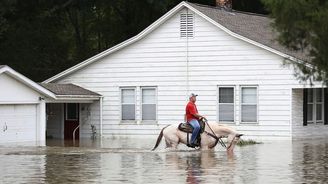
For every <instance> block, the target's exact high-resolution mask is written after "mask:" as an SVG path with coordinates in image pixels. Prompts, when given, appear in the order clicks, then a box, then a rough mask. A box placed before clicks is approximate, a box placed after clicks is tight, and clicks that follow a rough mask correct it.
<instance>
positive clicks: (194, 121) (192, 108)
mask: <svg viewBox="0 0 328 184" xmlns="http://www.w3.org/2000/svg"><path fill="white" fill-rule="evenodd" d="M197 96H198V95H196V94H194V93H191V94H190V95H189V102H188V104H187V105H186V114H185V121H186V122H187V123H189V124H190V125H191V126H192V127H193V131H192V135H191V143H190V144H189V143H188V144H187V146H189V147H192V148H195V147H199V144H197V143H196V140H197V136H198V134H199V131H200V125H199V122H198V120H200V119H202V118H204V117H203V116H202V115H200V114H198V110H197V107H196V104H195V103H196V97H197Z"/></svg>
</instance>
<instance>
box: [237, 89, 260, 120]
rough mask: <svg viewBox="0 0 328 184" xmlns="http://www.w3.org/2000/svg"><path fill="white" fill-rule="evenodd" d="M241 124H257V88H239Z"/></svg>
mask: <svg viewBox="0 0 328 184" xmlns="http://www.w3.org/2000/svg"><path fill="white" fill-rule="evenodd" d="M241 122H242V123H256V122H257V87H254V86H242V87H241Z"/></svg>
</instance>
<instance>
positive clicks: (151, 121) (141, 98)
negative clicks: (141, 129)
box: [140, 86, 158, 124]
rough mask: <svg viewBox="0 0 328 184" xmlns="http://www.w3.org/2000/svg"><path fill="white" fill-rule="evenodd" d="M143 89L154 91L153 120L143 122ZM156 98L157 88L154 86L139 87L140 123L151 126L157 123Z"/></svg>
mask: <svg viewBox="0 0 328 184" xmlns="http://www.w3.org/2000/svg"><path fill="white" fill-rule="evenodd" d="M144 89H154V90H155V104H154V105H155V108H156V109H155V113H156V115H155V120H143V117H142V114H143V112H142V111H143V104H144V103H143V90H144ZM157 96H158V94H157V87H156V86H141V87H140V120H141V122H142V123H151V124H153V123H157V121H158V111H157V110H158V107H157V106H158V100H157ZM151 105H153V104H151Z"/></svg>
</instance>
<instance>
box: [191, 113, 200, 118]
mask: <svg viewBox="0 0 328 184" xmlns="http://www.w3.org/2000/svg"><path fill="white" fill-rule="evenodd" d="M192 115H193V116H194V117H196V118H197V119H201V118H203V116H202V115H200V114H198V113H195V114H192Z"/></svg>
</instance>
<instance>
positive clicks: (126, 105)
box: [121, 88, 136, 120]
mask: <svg viewBox="0 0 328 184" xmlns="http://www.w3.org/2000/svg"><path fill="white" fill-rule="evenodd" d="M135 92H136V90H135V89H134V88H122V89H121V106H122V109H121V112H122V114H121V116H122V120H135V119H136V100H135V96H136V94H135Z"/></svg>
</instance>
